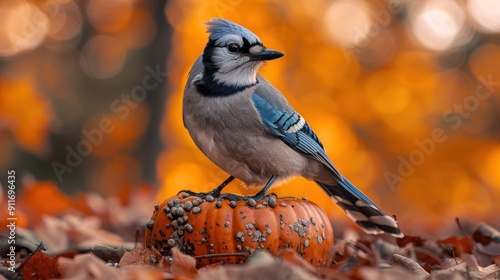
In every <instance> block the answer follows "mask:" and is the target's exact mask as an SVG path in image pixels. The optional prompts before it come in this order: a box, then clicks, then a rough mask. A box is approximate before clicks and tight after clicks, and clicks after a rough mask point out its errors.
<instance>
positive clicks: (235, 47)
mask: <svg viewBox="0 0 500 280" xmlns="http://www.w3.org/2000/svg"><path fill="white" fill-rule="evenodd" d="M227 50H228V51H230V52H232V53H235V52H237V51H239V50H240V46H238V45H237V44H234V43H232V44H229V45H227Z"/></svg>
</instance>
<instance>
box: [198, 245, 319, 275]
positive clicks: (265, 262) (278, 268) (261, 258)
mask: <svg viewBox="0 0 500 280" xmlns="http://www.w3.org/2000/svg"><path fill="white" fill-rule="evenodd" d="M196 279H197V280H198V279H200V280H232V279H238V280H253V279H259V280H275V279H278V280H279V279H294V280H317V279H319V278H317V277H316V276H315V275H313V274H310V273H308V272H307V271H305V270H304V269H302V267H300V266H297V265H295V264H292V263H290V262H288V261H285V262H276V260H275V259H274V258H273V257H272V256H271V255H270V254H269V253H267V252H264V251H260V252H257V253H255V254H254V255H253V256H252V257H251V258H250V259H249V260H248V262H246V263H245V264H242V265H227V266H223V267H221V268H218V269H213V270H209V271H206V272H205V273H203V274H200V275H199V276H198V277H197V278H196Z"/></svg>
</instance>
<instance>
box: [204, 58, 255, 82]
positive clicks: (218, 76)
mask: <svg viewBox="0 0 500 280" xmlns="http://www.w3.org/2000/svg"><path fill="white" fill-rule="evenodd" d="M260 65H262V62H257V61H256V62H251V63H246V64H243V65H240V66H237V67H236V68H234V69H233V70H231V71H229V72H221V71H220V70H219V71H218V72H215V73H214V78H215V80H217V81H218V82H220V83H223V84H226V85H231V86H248V85H253V84H255V83H256V82H257V71H259V67H260Z"/></svg>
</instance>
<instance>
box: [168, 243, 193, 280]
mask: <svg viewBox="0 0 500 280" xmlns="http://www.w3.org/2000/svg"><path fill="white" fill-rule="evenodd" d="M170 271H171V272H172V274H173V275H174V276H175V277H177V278H178V279H194V278H195V277H196V276H197V275H198V270H196V259H195V258H193V257H192V256H188V255H186V254H183V253H182V252H181V251H180V250H179V248H177V247H174V248H172V266H171V267H170Z"/></svg>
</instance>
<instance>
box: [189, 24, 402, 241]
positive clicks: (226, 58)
mask: <svg viewBox="0 0 500 280" xmlns="http://www.w3.org/2000/svg"><path fill="white" fill-rule="evenodd" d="M206 24H207V26H208V33H210V35H209V40H208V43H207V45H206V47H205V49H204V51H203V54H202V55H201V56H200V57H199V58H198V59H197V60H196V62H195V63H194V65H193V67H192V69H191V71H190V73H189V77H188V81H187V84H186V87H185V90H184V97H183V112H182V113H183V121H184V126H185V127H186V128H187V130H188V131H189V134H190V135H191V137H192V139H193V141H194V142H195V143H196V145H197V146H198V148H199V149H200V150H201V151H202V152H203V153H204V154H205V155H206V156H207V157H208V158H209V159H210V160H211V161H213V162H214V163H215V164H216V165H218V166H219V167H220V168H222V169H223V170H225V171H226V172H227V173H229V174H230V175H231V176H230V177H229V178H228V179H227V180H226V181H225V182H223V183H222V184H221V185H220V186H219V187H218V188H217V189H216V190H214V191H213V192H212V194H215V196H219V197H229V196H228V195H226V194H223V195H220V190H221V189H222V188H223V187H224V186H225V185H227V184H228V183H229V182H231V181H232V180H233V179H234V178H235V177H236V178H238V179H240V180H242V181H243V182H244V183H245V184H246V185H247V186H249V187H252V186H262V185H265V186H264V188H263V189H261V190H260V191H259V192H258V193H257V194H256V195H255V197H254V198H263V197H264V196H265V195H266V192H267V191H268V190H269V188H270V187H271V185H273V184H277V183H278V182H279V181H282V180H286V179H287V178H290V177H292V176H303V177H305V178H307V179H310V180H314V181H315V182H316V183H317V184H318V185H319V186H321V188H322V189H323V190H324V191H325V192H326V193H327V194H328V195H329V196H330V197H331V199H332V200H333V201H334V202H336V203H337V204H338V205H339V206H340V207H341V208H342V209H343V210H344V211H345V212H346V214H347V215H348V216H349V217H350V218H351V219H352V220H354V222H356V223H357V224H358V225H359V226H361V227H362V228H363V229H364V231H365V232H367V233H371V234H378V233H388V234H391V235H393V236H396V237H402V236H403V234H402V233H401V231H400V230H399V228H398V225H397V222H396V221H395V220H394V219H393V218H391V217H389V216H387V215H386V214H384V213H383V212H382V210H380V208H378V207H377V206H376V205H375V203H373V202H372V201H371V200H370V199H369V198H368V197H366V196H365V195H364V194H363V193H362V192H361V191H360V190H358V189H357V188H356V187H355V186H354V185H353V184H351V182H349V181H348V180H347V179H346V178H345V177H344V176H343V175H342V174H340V172H339V171H338V170H337V168H335V166H334V164H333V163H332V161H331V160H330V158H329V157H328V155H327V154H326V152H325V149H324V148H323V145H322V144H321V141H320V140H319V139H318V137H317V136H316V134H315V133H314V131H313V130H312V129H311V127H310V126H309V125H308V124H307V122H306V121H305V119H304V118H303V117H302V116H301V115H300V114H299V113H297V112H296V111H295V110H294V109H293V108H292V106H291V105H290V104H289V103H288V101H287V100H286V98H285V97H284V96H283V95H282V94H281V92H280V91H279V90H278V89H276V88H275V87H274V86H273V85H272V84H271V83H269V82H268V81H267V80H266V79H264V77H262V76H260V75H259V74H258V73H257V72H258V70H259V68H260V67H261V66H262V64H263V63H264V62H265V61H268V60H273V59H276V58H279V57H281V56H283V54H282V53H281V52H278V51H275V50H271V49H268V48H266V47H264V45H263V44H262V41H261V40H260V39H259V37H257V36H256V35H255V34H253V33H252V32H251V31H250V30H248V29H246V28H245V27H243V26H240V25H238V24H235V23H233V22H231V21H229V20H225V19H218V18H216V19H213V20H211V21H209V22H207V23H206ZM240 198H242V197H240ZM242 199H244V198H242Z"/></svg>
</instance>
